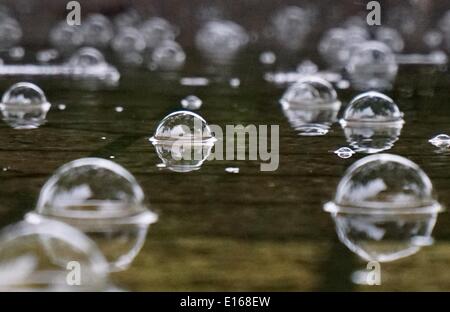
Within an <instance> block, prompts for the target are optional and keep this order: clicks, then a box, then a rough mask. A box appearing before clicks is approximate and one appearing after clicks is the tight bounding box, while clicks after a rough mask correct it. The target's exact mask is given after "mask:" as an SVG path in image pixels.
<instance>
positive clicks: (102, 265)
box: [0, 216, 108, 291]
mask: <svg viewBox="0 0 450 312" xmlns="http://www.w3.org/2000/svg"><path fill="white" fill-rule="evenodd" d="M75 263H76V266H77V267H78V268H79V270H78V272H79V278H80V281H79V282H80V284H77V281H76V280H74V281H73V282H75V283H74V284H73V285H69V284H68V280H69V279H68V278H67V277H68V272H70V271H68V269H73V268H74V266H73V264H75ZM107 278H108V265H107V263H106V261H105V259H104V257H103V255H102V254H101V252H100V251H99V250H98V248H97V246H95V244H94V243H93V242H92V241H91V240H90V239H89V238H87V237H86V236H85V235H84V234H83V233H81V232H80V231H78V230H77V229H75V228H73V227H71V226H69V225H66V224H65V223H61V222H56V221H51V220H44V219H42V218H33V217H31V216H27V217H26V221H22V222H20V223H18V224H15V225H12V226H9V227H7V228H5V229H4V230H3V231H2V233H1V234H0V289H1V290H2V291H105V290H107V288H108V285H107V284H108V281H107Z"/></svg>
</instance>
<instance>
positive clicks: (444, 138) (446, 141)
mask: <svg viewBox="0 0 450 312" xmlns="http://www.w3.org/2000/svg"><path fill="white" fill-rule="evenodd" d="M428 142H430V143H431V144H433V145H434V146H436V147H440V148H447V147H450V136H448V135H447V134H439V135H437V136H435V137H434V138H432V139H430V140H428Z"/></svg>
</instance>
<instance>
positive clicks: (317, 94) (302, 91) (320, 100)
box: [280, 76, 341, 108]
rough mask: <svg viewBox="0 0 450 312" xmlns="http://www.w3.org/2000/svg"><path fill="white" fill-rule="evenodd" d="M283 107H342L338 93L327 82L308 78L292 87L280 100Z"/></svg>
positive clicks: (317, 78) (316, 78) (312, 77)
mask: <svg viewBox="0 0 450 312" xmlns="http://www.w3.org/2000/svg"><path fill="white" fill-rule="evenodd" d="M280 103H281V105H282V106H283V107H285V108H287V107H298V106H330V107H337V108H339V107H340V104H341V102H339V101H338V99H337V94H336V91H335V90H334V88H333V86H332V85H331V84H330V83H329V82H328V81H326V80H324V79H322V78H319V77H314V76H311V77H307V78H304V79H301V80H300V81H298V82H296V83H295V84H293V85H292V86H290V87H289V88H288V89H287V91H286V92H285V93H284V94H283V97H282V98H281V100H280Z"/></svg>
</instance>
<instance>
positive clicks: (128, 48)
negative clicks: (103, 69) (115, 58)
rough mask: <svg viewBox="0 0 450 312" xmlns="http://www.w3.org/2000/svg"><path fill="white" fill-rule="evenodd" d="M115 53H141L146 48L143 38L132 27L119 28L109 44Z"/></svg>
mask: <svg viewBox="0 0 450 312" xmlns="http://www.w3.org/2000/svg"><path fill="white" fill-rule="evenodd" d="M111 47H112V48H113V50H114V51H115V52H116V53H119V54H128V53H135V52H138V53H139V52H142V51H144V50H145V48H146V43H145V39H144V36H143V35H142V34H141V33H140V32H139V30H137V29H136V28H134V27H124V28H121V29H120V30H119V32H118V34H117V35H116V36H115V37H114V39H113V40H112V42H111Z"/></svg>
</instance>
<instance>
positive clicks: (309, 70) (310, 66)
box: [297, 60, 319, 75]
mask: <svg viewBox="0 0 450 312" xmlns="http://www.w3.org/2000/svg"><path fill="white" fill-rule="evenodd" d="M318 71H319V67H318V66H317V65H316V64H315V63H313V62H312V61H310V60H304V61H303V62H301V63H300V64H299V65H298V66H297V72H298V73H300V74H304V75H313V74H315V73H317V72H318Z"/></svg>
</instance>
